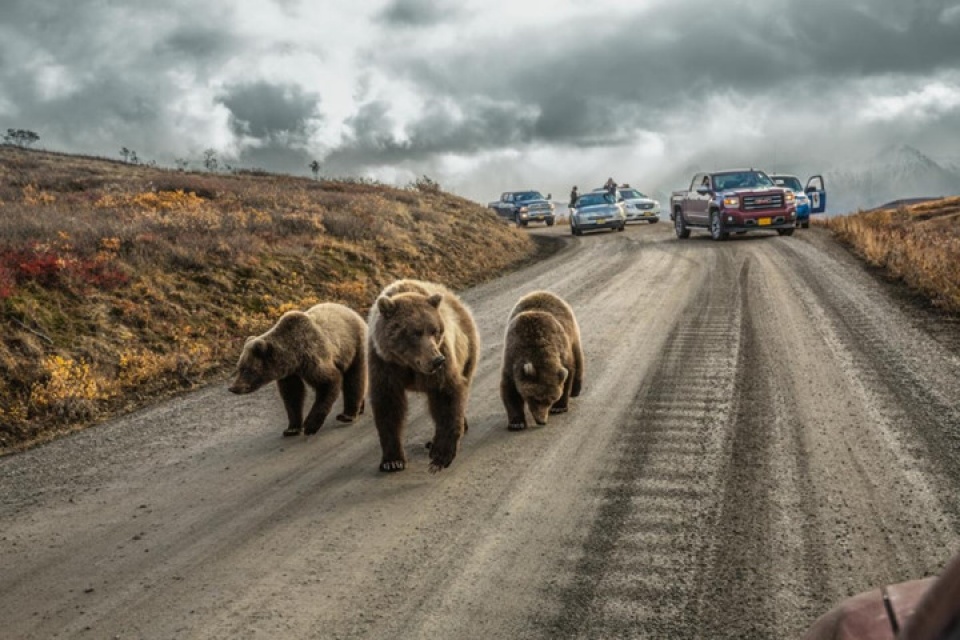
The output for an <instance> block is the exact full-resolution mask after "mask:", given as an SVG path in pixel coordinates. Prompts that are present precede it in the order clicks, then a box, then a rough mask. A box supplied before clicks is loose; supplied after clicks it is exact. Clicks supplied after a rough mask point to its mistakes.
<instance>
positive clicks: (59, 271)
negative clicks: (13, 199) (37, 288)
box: [0, 244, 129, 298]
mask: <svg viewBox="0 0 960 640" xmlns="http://www.w3.org/2000/svg"><path fill="white" fill-rule="evenodd" d="M128 280H129V278H128V277H127V275H126V274H125V273H123V272H122V271H120V270H119V269H118V268H117V267H116V266H114V265H112V264H110V263H109V262H108V261H106V260H104V259H103V258H102V257H100V256H98V257H97V258H93V259H91V258H78V257H76V256H73V255H70V254H69V253H58V252H57V251H56V250H55V249H51V248H49V247H43V246H40V245H37V244H33V245H31V246H29V247H27V248H25V249H3V250H0V298H6V297H9V296H10V295H11V294H12V293H13V290H14V287H15V285H17V284H22V283H24V282H28V281H32V282H36V283H37V284H39V285H41V286H43V287H47V288H54V287H57V286H64V285H66V284H68V283H69V282H71V281H72V282H78V283H80V284H83V285H89V286H93V287H96V288H98V289H104V290H106V289H113V288H116V287H118V286H120V285H123V284H126V283H127V282H128Z"/></svg>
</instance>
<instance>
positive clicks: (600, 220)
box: [594, 218, 607, 224]
mask: <svg viewBox="0 0 960 640" xmlns="http://www.w3.org/2000/svg"><path fill="white" fill-rule="evenodd" d="M606 221H607V219H606V218H597V219H596V220H594V222H596V223H597V224H603V223H604V222H606Z"/></svg>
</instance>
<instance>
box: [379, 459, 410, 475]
mask: <svg viewBox="0 0 960 640" xmlns="http://www.w3.org/2000/svg"><path fill="white" fill-rule="evenodd" d="M406 468H407V463H406V462H404V461H403V460H387V461H386V462H381V463H380V471H383V472H385V473H393V472H394V471H403V470H404V469H406Z"/></svg>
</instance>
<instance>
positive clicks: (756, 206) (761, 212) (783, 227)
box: [670, 169, 797, 240]
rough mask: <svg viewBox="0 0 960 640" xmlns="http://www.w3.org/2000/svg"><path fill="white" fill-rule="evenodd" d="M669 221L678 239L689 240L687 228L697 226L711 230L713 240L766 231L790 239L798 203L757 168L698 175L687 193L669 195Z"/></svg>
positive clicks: (789, 193)
mask: <svg viewBox="0 0 960 640" xmlns="http://www.w3.org/2000/svg"><path fill="white" fill-rule="evenodd" d="M670 219H671V220H673V225H674V228H675V229H676V232H677V237H678V238H689V237H690V229H692V228H697V227H700V228H703V229H707V230H708V231H710V236H711V237H712V238H713V239H714V240H723V239H725V238H726V237H727V236H729V235H730V234H731V233H746V232H747V231H764V230H767V229H776V231H777V233H779V234H780V235H782V236H790V235H793V230H794V229H795V228H796V224H797V201H796V195H795V194H794V193H793V191H791V190H790V189H785V188H783V187H778V186H777V185H776V184H774V182H773V180H771V179H770V177H769V176H768V175H767V174H765V173H764V172H763V171H758V170H756V169H739V170H733V171H717V172H715V173H698V174H696V175H695V176H693V180H691V181H690V189H689V190H687V191H674V192H673V195H671V196H670Z"/></svg>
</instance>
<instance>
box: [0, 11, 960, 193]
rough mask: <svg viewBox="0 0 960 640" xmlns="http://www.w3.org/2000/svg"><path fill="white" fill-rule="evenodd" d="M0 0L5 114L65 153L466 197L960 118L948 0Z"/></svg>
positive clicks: (959, 26) (832, 146) (930, 135)
mask: <svg viewBox="0 0 960 640" xmlns="http://www.w3.org/2000/svg"><path fill="white" fill-rule="evenodd" d="M3 4H4V12H3V22H2V23H0V130H3V129H5V128H6V127H16V128H30V129H34V130H36V131H38V132H39V133H40V134H41V143H42V144H45V145H49V146H51V147H53V148H60V149H64V150H76V151H84V152H92V153H105V154H107V155H115V153H116V149H119V147H120V146H127V147H128V148H135V149H136V150H137V151H138V153H139V155H140V156H141V157H144V158H158V159H160V160H163V158H167V159H168V161H170V160H172V158H173V157H175V156H180V155H187V154H191V153H192V154H193V155H194V156H196V155H198V154H199V151H200V150H202V149H204V148H206V147H211V146H212V147H215V148H217V149H218V150H219V151H220V152H221V154H222V155H223V156H224V157H226V158H228V160H230V161H231V163H233V161H235V162H236V163H237V164H238V165H245V164H246V165H249V166H257V167H262V168H266V169H273V170H289V171H295V172H299V173H307V172H308V169H307V168H306V165H307V164H308V163H309V161H310V159H312V158H313V157H316V158H318V159H320V160H322V161H323V163H324V165H325V166H327V167H330V170H331V172H335V173H339V174H344V173H365V174H367V175H373V174H376V175H387V176H402V175H407V174H409V175H415V174H419V173H423V172H425V171H430V172H431V174H432V175H433V172H435V173H436V174H437V175H436V177H439V178H440V179H441V180H443V181H444V182H445V183H446V184H450V185H455V186H457V188H462V189H463V190H464V191H465V192H466V193H467V194H468V195H472V196H474V197H477V198H478V199H482V198H481V195H480V194H482V193H484V192H486V191H488V190H489V191H494V192H496V191H499V190H502V189H501V187H503V185H502V184H500V182H501V181H504V180H508V179H523V180H525V181H526V182H527V184H535V183H537V182H538V181H539V180H557V181H560V183H559V184H553V185H550V186H547V187H545V190H553V191H555V192H558V191H561V190H563V189H564V188H569V187H568V186H566V187H564V185H563V183H564V182H567V181H568V180H575V181H577V182H582V181H583V180H581V179H579V178H577V177H576V176H577V175H578V173H577V172H580V173H585V172H589V173H590V175H592V174H593V172H596V173H597V174H598V175H599V179H600V180H603V179H605V178H606V176H607V175H609V173H610V172H611V171H613V172H614V173H622V172H619V171H615V170H614V169H613V168H611V167H608V166H607V165H608V164H609V163H611V162H627V160H624V158H627V157H629V158H630V160H629V162H631V163H633V164H634V165H636V166H638V167H642V168H643V171H644V176H643V177H644V181H661V182H670V181H671V180H673V179H674V176H675V174H676V173H677V172H678V171H680V170H684V171H685V170H687V169H689V168H691V167H694V166H704V165H708V164H710V163H711V162H717V161H718V159H722V160H725V161H726V160H729V161H730V162H737V163H754V162H757V163H768V162H772V161H779V160H782V159H783V158H787V157H790V158H793V161H795V162H796V163H798V164H803V165H804V166H810V167H812V168H814V169H819V168H822V167H823V165H824V164H826V163H827V162H828V161H829V162H833V161H840V159H844V158H854V157H856V156H857V155H858V154H859V155H863V154H872V153H877V152H879V151H880V150H881V149H882V148H883V147H884V146H886V145H889V144H904V143H906V144H913V145H915V146H917V147H918V148H920V149H921V150H923V151H924V152H927V153H930V154H931V155H934V156H936V155H937V154H938V153H940V154H942V153H946V151H948V150H949V149H947V147H955V146H956V131H957V130H958V129H957V122H958V119H960V105H958V103H957V96H958V95H960V4H958V1H957V0H915V1H914V2H909V3H904V2H900V1H898V0H870V1H869V2H866V1H863V0H770V1H769V2H763V3H744V2H740V1H738V0H737V1H735V0H730V1H720V2H718V1H716V0H677V1H675V2H670V3H665V2H654V3H651V4H646V3H638V5H637V7H636V8H635V9H625V8H623V5H621V8H620V9H616V8H610V9H605V8H604V7H605V6H606V5H605V2H604V0H597V1H596V2H595V3H594V2H590V3H587V2H571V3H556V5H555V6H554V7H553V8H552V9H551V13H550V14H549V15H548V16H539V17H538V16H536V15H528V16H527V17H523V15H524V12H523V11H521V10H519V9H518V7H519V5H517V6H516V7H513V6H507V5H505V4H498V2H497V0H489V2H488V5H487V7H486V8H485V9H484V11H483V12H479V11H476V10H475V9H471V8H469V7H470V6H471V5H469V4H468V5H461V4H460V3H453V2H450V1H445V0H386V2H385V3H382V4H381V5H379V6H375V7H373V8H369V7H368V6H366V5H362V3H361V4H357V3H350V2H348V0H337V1H333V0H331V2H329V3H326V4H325V6H324V8H323V10H322V11H320V10H317V9H316V8H315V7H313V6H312V4H311V3H303V2H298V1H297V0H273V2H270V3H253V2H250V3H248V4H243V3H228V2H225V1H224V0H209V1H208V2H206V3H202V4H200V5H198V4H196V3H193V2H191V1H190V0H172V2H171V3H164V4H161V3H155V2H148V1H146V0H134V1H132V2H125V3H112V2H95V3H91V2H81V3H59V2H54V1H52V0H7V1H6V2H4V3H3ZM594 4H595V5H596V8H593V9H592V8H591V7H593V5H594ZM464 6H467V7H468V8H463V7H464ZM278 7H279V8H278ZM513 9H517V11H513ZM591 11H592V13H591ZM501 13H502V14H503V15H504V20H503V24H502V25H501V24H498V23H497V22H496V20H495V19H494V18H495V17H497V16H499V15H501ZM261 14H262V16H263V19H262V20H261V19H260V18H261ZM544 20H546V22H545V23H544V22H543V21H544ZM434 27H438V28H434ZM931 87H933V89H934V91H933V93H930V92H931ZM936 91H940V93H941V94H943V95H940V94H937V93H936ZM320 92H322V96H323V99H322V101H321V99H320V97H319V93H320ZM925 92H926V93H925ZM915 94H916V95H915ZM898 100H899V101H900V102H898ZM911 101H912V102H911ZM924 101H926V102H924ZM640 146H644V147H645V148H644V149H639V147H640ZM638 149H639V150H638ZM631 154H633V155H631ZM658 154H659V155H658ZM554 157H559V158H562V160H559V161H554V160H553V158H554ZM611 158H613V159H615V160H611ZM646 158H655V160H645V159H646ZM644 162H649V164H643V163H644ZM637 170H638V171H639V169H637ZM624 171H626V170H624ZM541 186H542V185H541Z"/></svg>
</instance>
